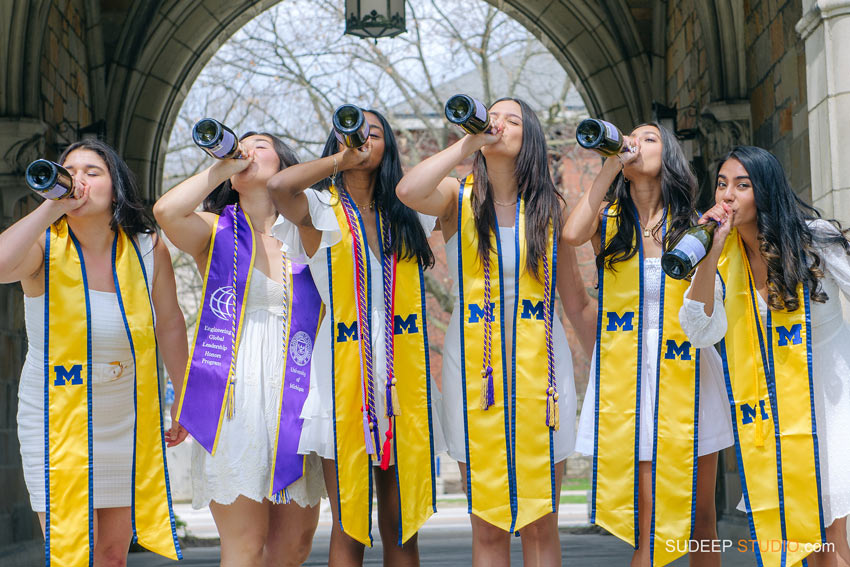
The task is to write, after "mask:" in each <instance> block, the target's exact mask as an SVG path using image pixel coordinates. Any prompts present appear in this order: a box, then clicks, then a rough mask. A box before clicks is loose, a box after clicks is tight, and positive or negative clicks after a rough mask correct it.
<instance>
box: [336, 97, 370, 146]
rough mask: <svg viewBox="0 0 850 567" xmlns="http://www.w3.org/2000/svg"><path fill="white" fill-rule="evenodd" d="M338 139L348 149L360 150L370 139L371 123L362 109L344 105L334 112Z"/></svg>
mask: <svg viewBox="0 0 850 567" xmlns="http://www.w3.org/2000/svg"><path fill="white" fill-rule="evenodd" d="M333 127H334V134H336V139H337V140H339V142H340V143H341V144H342V145H344V146H345V147H347V148H359V147H360V146H362V145H363V144H365V143H366V141H367V140H368V139H369V122H367V121H366V115H364V114H363V111H362V110H360V107H358V106H354V105H353V104H343V105H342V106H339V107H337V109H336V110H334V116H333Z"/></svg>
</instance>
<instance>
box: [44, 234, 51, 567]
mask: <svg viewBox="0 0 850 567" xmlns="http://www.w3.org/2000/svg"><path fill="white" fill-rule="evenodd" d="M50 228H51V227H47V230H46V231H45V235H44V337H43V341H44V408H43V409H44V411H43V413H44V564H45V567H50V419H49V418H50V360H49V356H50V355H49V352H50V349H49V347H50V333H49V332H48V330H49V329H50Z"/></svg>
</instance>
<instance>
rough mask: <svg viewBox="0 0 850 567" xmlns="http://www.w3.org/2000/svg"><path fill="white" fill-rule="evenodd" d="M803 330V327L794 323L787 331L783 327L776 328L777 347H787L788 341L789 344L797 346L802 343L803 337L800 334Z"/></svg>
mask: <svg viewBox="0 0 850 567" xmlns="http://www.w3.org/2000/svg"><path fill="white" fill-rule="evenodd" d="M802 330H803V326H802V325H801V324H800V323H796V324H794V325H792V326H791V330H790V331H789V330H788V329H786V328H785V327H781V326H780V327H776V332H777V334H779V342H778V343H777V345H778V346H788V341H791V344H795V345H798V344H800V343H801V342H803V337H802V336H800V332H801V331H802Z"/></svg>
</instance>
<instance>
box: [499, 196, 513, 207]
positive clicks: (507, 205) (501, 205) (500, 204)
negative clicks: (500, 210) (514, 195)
mask: <svg viewBox="0 0 850 567" xmlns="http://www.w3.org/2000/svg"><path fill="white" fill-rule="evenodd" d="M516 201H517V200H516V199H514V200H513V202H512V203H502V202H501V201H497V200H496V198H495V197H493V202H494V203H496V204H497V205H499V206H500V207H513V206H514V205H516Z"/></svg>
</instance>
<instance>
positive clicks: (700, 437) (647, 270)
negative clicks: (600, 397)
mask: <svg viewBox="0 0 850 567" xmlns="http://www.w3.org/2000/svg"><path fill="white" fill-rule="evenodd" d="M662 276H663V272H662V271H661V259H660V258H646V259H644V264H643V281H644V289H645V290H646V293H645V295H644V307H643V329H644V333H643V337H642V340H643V349H642V350H643V353H644V355H643V369H642V373H641V375H642V376H644V377H651V378H652V379H649V380H646V379H644V380H641V391H640V415H641V420H640V444H639V445H640V450H639V453H640V456H639V457H638V458H639V460H641V461H651V460H652V450H653V447H654V443H653V439H654V437H655V432H654V424H655V418H654V416H655V395H656V383H655V376H656V371H657V364H658V317H659V312H660V293H661V277H662ZM715 297H719V298H722V297H723V287H722V284H721V283H720V280H719V279H718V280H717V283H716V286H715ZM718 340H719V339H718ZM691 342H692V343H694V341H691ZM712 345H713V343H710V342H709V343H700V344H696V343H694V346H695V347H703V348H700V355H699V359H700V381H699V418H698V421H697V425H698V429H697V455H698V456H700V457H701V456H703V455H708V454H710V453H715V452H717V451H719V450H721V449H725V448H726V447H729V446H731V445H732V444H733V443H734V441H735V440H734V437H733V435H732V419H731V417H730V415H729V407H728V404H727V403H726V390H725V386H724V384H723V364H722V362H721V360H720V355H719V354H718V353H717V350H715V349H714V347H713V346H712ZM595 375H596V349H594V355H593V359H592V360H591V364H590V380H589V381H588V383H587V392H586V393H585V395H584V403H583V405H582V409H581V417H580V418H579V426H578V440H577V442H576V451H578V452H579V453H583V454H585V455H593V453H594V444H593V429H594V423H595V419H594V418H595V414H596V406H595V402H594V400H595V399H596V383H595V381H594V376H595ZM632 395H633V394H632ZM600 435H604V432H601V433H600Z"/></svg>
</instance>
